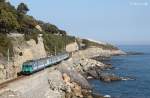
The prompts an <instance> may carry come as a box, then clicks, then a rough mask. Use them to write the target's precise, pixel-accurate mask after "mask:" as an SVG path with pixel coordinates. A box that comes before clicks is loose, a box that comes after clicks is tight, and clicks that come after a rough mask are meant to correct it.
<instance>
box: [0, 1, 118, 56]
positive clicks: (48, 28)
mask: <svg viewBox="0 0 150 98" xmlns="http://www.w3.org/2000/svg"><path fill="white" fill-rule="evenodd" d="M28 11H29V8H28V6H27V5H26V4H24V3H20V4H19V5H18V7H17V8H15V7H14V6H12V5H11V4H10V3H9V2H5V0H0V53H1V54H2V55H3V56H6V53H7V50H8V49H11V48H12V44H11V41H10V39H9V38H7V36H6V35H7V33H10V32H11V33H14V32H15V33H16V32H17V33H22V34H24V35H25V40H30V39H34V40H35V41H36V43H38V40H37V37H38V34H43V38H44V44H45V49H46V50H47V52H48V53H50V54H54V52H55V50H56V51H57V52H60V51H64V48H65V46H66V44H69V43H71V42H74V41H75V37H72V36H68V35H67V32H66V31H64V30H60V29H59V28H58V27H57V26H55V25H53V24H50V23H45V22H43V21H40V20H36V19H35V18H34V17H32V16H29V15H27V12H28ZM37 25H39V26H40V27H41V28H42V32H41V31H39V30H37V29H36V28H35V26H37ZM83 43H84V44H85V45H86V47H89V46H92V45H96V46H99V47H102V48H105V49H116V47H114V46H112V45H109V44H108V45H106V46H105V45H100V44H97V43H95V42H91V41H88V40H83ZM11 54H12V55H13V53H12V49H11Z"/></svg>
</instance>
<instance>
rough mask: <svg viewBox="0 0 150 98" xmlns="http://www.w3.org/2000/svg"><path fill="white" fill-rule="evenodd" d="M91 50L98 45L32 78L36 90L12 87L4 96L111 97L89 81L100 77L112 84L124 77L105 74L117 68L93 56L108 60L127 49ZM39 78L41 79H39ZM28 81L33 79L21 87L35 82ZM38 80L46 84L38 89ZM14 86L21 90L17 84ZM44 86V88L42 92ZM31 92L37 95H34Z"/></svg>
mask: <svg viewBox="0 0 150 98" xmlns="http://www.w3.org/2000/svg"><path fill="white" fill-rule="evenodd" d="M91 50H95V48H92V49H91V48H90V49H87V50H82V51H77V52H74V53H73V54H72V56H71V57H70V58H69V59H68V60H66V61H62V62H61V63H60V64H58V65H57V66H53V67H51V68H50V69H51V70H50V71H48V72H47V73H45V74H43V73H42V74H43V76H42V75H41V74H40V76H38V78H35V79H34V80H31V81H33V83H34V84H33V85H35V87H33V89H29V90H24V89H23V90H21V89H20V88H19V90H21V91H17V90H13V89H9V90H7V91H5V92H3V93H0V98H41V96H42V98H109V97H110V96H101V95H97V94H95V93H94V92H93V91H92V87H91V86H90V84H89V82H88V80H89V79H98V80H100V81H103V82H108V83H109V82H112V81H120V80H122V79H123V78H122V77H118V76H115V75H114V74H109V73H105V72H104V71H103V70H105V69H111V68H113V67H112V66H111V65H110V64H104V63H102V62H100V61H97V60H94V59H93V57H95V56H101V58H102V59H104V58H106V56H107V57H110V56H111V55H116V54H117V55H118V54H119V53H120V54H123V53H124V52H122V51H120V50H116V51H115V50H114V51H112V53H111V52H106V51H110V50H102V49H98V48H97V51H92V52H89V51H91ZM98 51H99V52H98ZM104 51H105V52H104ZM96 53H97V54H96ZM102 53H103V54H102ZM105 53H106V54H105ZM47 70H49V69H47ZM39 78H40V79H41V80H39ZM42 78H43V79H42ZM36 79H37V80H36ZM28 81H29V80H27V82H26V81H24V85H20V86H21V88H26V87H24V86H27V87H28V86H29V84H30V85H32V83H31V82H29V84H28ZM38 81H42V82H41V83H42V84H41V83H40V86H39V87H37V88H36V85H37V86H38V85H39V82H38ZM21 84H22V83H21ZM25 84H26V85H25ZM17 85H19V83H17ZM13 86H14V84H13ZM14 88H15V89H17V88H16V87H14ZM38 88H39V89H38ZM41 88H42V89H43V90H42V91H41ZM38 92H39V93H38ZM34 93H38V94H34ZM31 94H33V95H32V97H31Z"/></svg>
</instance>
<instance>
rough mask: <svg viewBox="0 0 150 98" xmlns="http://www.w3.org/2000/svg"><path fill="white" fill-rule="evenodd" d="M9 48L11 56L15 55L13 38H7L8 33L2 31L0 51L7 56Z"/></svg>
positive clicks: (0, 34)
mask: <svg viewBox="0 0 150 98" xmlns="http://www.w3.org/2000/svg"><path fill="white" fill-rule="evenodd" d="M8 49H9V50H10V56H13V48H12V43H11V40H10V39H9V38H7V35H6V34H2V33H0V53H1V54H2V56H4V57H6V56H7V51H8Z"/></svg>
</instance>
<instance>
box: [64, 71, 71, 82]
mask: <svg viewBox="0 0 150 98" xmlns="http://www.w3.org/2000/svg"><path fill="white" fill-rule="evenodd" d="M63 80H64V81H65V82H66V83H70V82H71V79H70V77H69V76H68V75H67V74H66V73H63Z"/></svg>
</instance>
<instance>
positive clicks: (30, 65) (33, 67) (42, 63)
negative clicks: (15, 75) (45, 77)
mask: <svg viewBox="0 0 150 98" xmlns="http://www.w3.org/2000/svg"><path fill="white" fill-rule="evenodd" d="M68 58H69V53H67V52H65V53H59V54H58V55H56V56H51V57H46V58H42V59H38V60H30V61H27V62H25V63H23V65H22V71H21V73H22V74H32V73H34V72H37V71H39V70H42V69H44V68H46V67H49V66H51V65H53V64H56V63H59V62H61V61H62V60H65V59H68Z"/></svg>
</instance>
